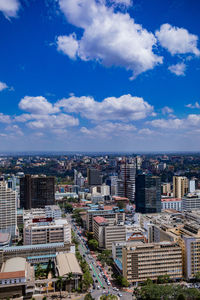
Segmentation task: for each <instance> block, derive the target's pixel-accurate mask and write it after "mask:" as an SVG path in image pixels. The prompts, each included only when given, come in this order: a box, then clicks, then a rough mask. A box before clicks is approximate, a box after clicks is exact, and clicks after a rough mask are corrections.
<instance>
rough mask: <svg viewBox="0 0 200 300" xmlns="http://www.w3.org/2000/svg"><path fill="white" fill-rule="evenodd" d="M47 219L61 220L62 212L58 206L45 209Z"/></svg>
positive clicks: (49, 206) (48, 206)
mask: <svg viewBox="0 0 200 300" xmlns="http://www.w3.org/2000/svg"><path fill="white" fill-rule="evenodd" d="M44 210H45V216H46V218H52V219H61V217H62V212H61V209H60V207H59V206H58V205H46V206H45V208H44Z"/></svg>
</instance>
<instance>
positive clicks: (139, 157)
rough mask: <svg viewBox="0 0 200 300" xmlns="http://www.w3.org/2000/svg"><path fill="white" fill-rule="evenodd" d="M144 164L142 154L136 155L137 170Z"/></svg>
mask: <svg viewBox="0 0 200 300" xmlns="http://www.w3.org/2000/svg"><path fill="white" fill-rule="evenodd" d="M141 166H142V157H141V156H136V168H137V170H140V169H141Z"/></svg>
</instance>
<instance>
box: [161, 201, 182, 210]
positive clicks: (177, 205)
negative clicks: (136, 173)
mask: <svg viewBox="0 0 200 300" xmlns="http://www.w3.org/2000/svg"><path fill="white" fill-rule="evenodd" d="M161 209H162V210H165V209H174V210H177V211H182V199H179V198H162V199H161Z"/></svg>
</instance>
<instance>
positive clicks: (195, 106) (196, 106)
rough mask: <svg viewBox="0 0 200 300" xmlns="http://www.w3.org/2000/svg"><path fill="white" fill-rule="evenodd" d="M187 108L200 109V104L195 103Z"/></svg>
mask: <svg viewBox="0 0 200 300" xmlns="http://www.w3.org/2000/svg"><path fill="white" fill-rule="evenodd" d="M186 107H189V108H200V104H199V102H197V101H196V102H195V103H194V104H191V103H190V104H187V105H186Z"/></svg>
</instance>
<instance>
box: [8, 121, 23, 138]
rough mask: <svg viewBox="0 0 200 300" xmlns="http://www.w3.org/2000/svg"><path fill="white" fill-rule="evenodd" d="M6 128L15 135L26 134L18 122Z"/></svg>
mask: <svg viewBox="0 0 200 300" xmlns="http://www.w3.org/2000/svg"><path fill="white" fill-rule="evenodd" d="M5 130H6V131H9V132H11V133H12V134H14V135H19V136H23V135H24V134H23V132H22V130H21V128H20V127H19V126H18V125H16V124H14V125H9V126H7V127H6V128H5Z"/></svg>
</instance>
